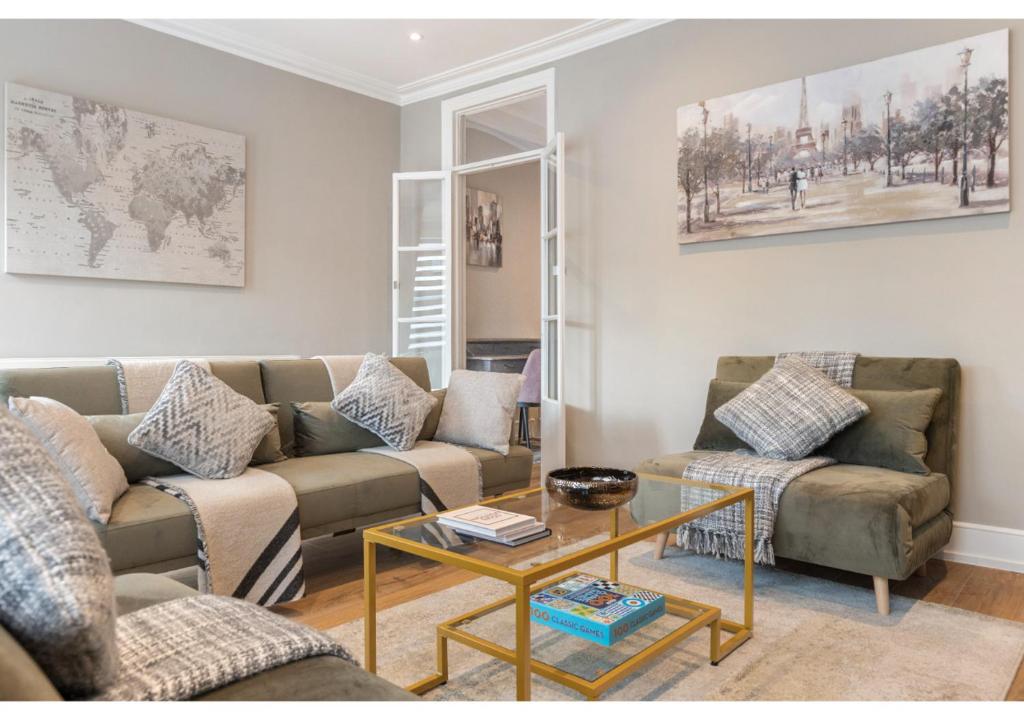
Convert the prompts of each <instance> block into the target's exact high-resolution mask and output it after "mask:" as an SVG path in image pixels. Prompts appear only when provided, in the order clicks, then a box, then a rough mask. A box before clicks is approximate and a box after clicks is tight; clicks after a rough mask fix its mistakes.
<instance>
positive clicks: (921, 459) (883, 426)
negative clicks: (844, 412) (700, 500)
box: [693, 380, 942, 474]
mask: <svg viewBox="0 0 1024 720" xmlns="http://www.w3.org/2000/svg"><path fill="white" fill-rule="evenodd" d="M749 385H750V383H744V382H729V381H726V380H712V381H711V384H710V386H709V387H708V400H707V405H706V408H705V412H704V422H703V424H702V425H701V428H700V432H699V433H698V434H697V439H696V440H695V441H694V444H693V449H694V450H719V451H726V452H729V451H733V450H739V449H749V446H748V445H746V444H745V443H744V442H743V441H742V440H740V439H739V438H738V437H736V435H735V433H733V431H732V430H730V429H729V428H727V427H726V426H725V425H723V424H722V423H720V422H719V421H718V420H717V419H716V418H715V410H716V409H717V408H718V407H719V406H720V405H722V404H724V403H727V402H728V401H729V400H731V399H732V398H734V397H736V396H737V395H738V394H740V393H741V392H742V391H743V390H745V389H746V388H747V387H748V386H749ZM850 392H851V393H852V394H853V395H854V396H855V397H857V398H858V399H860V400H861V401H863V402H864V403H866V404H867V406H868V408H869V409H870V412H869V413H868V414H867V415H866V416H864V417H863V418H861V419H860V420H858V421H857V422H855V423H854V424H853V425H851V426H850V427H848V428H847V429H845V430H843V431H842V432H841V433H839V434H837V435H836V436H835V437H833V438H832V439H831V440H829V441H828V442H827V443H826V444H825V445H823V446H822V447H821V448H819V449H818V450H816V451H815V452H814V454H815V455H825V456H827V457H831V458H835V459H836V460H837V461H838V462H840V463H845V464H848V465H869V466H872V467H881V468H888V469H890V470H896V471H898V472H909V473H920V474H925V473H928V472H931V470H930V468H929V467H928V465H927V464H926V462H925V456H926V455H927V454H928V439H927V437H926V435H925V432H926V430H927V429H928V426H929V424H930V423H931V421H932V416H933V414H934V411H935V407H936V405H937V404H938V402H939V400H940V398H941V397H942V391H941V390H939V389H938V388H927V389H924V390H906V391H901V390H863V389H860V388H851V389H850Z"/></svg>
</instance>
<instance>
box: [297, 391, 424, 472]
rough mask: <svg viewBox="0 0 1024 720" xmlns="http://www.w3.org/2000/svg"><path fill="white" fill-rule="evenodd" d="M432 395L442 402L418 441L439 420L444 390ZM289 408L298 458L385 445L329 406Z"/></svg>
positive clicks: (312, 404)
mask: <svg viewBox="0 0 1024 720" xmlns="http://www.w3.org/2000/svg"><path fill="white" fill-rule="evenodd" d="M431 394H432V395H433V396H434V397H436V398H438V400H440V401H441V402H438V403H437V404H436V405H434V407H433V408H432V409H431V411H430V413H429V414H428V415H427V418H426V420H424V422H423V428H422V429H421V430H420V433H419V436H418V437H417V440H430V439H431V438H433V437H434V432H435V431H436V430H437V423H438V421H439V420H440V418H441V405H442V403H443V402H444V390H434V391H432V392H431ZM290 405H291V411H292V418H293V431H294V434H295V453H296V455H298V456H299V457H306V456H309V455H328V454H330V453H343V452H354V451H356V450H362V449H364V448H371V447H379V446H381V445H384V444H386V443H385V442H384V441H383V440H382V439H381V438H380V437H378V436H377V435H376V434H374V433H372V432H370V431H369V430H366V429H365V428H361V427H359V426H358V425H356V424H355V423H354V422H352V421H350V420H347V419H345V418H344V417H342V416H341V415H340V414H339V413H338V412H337V411H336V410H335V409H334V408H332V407H331V404H330V403H329V402H324V401H320V402H293V403H290Z"/></svg>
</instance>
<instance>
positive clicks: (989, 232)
mask: <svg viewBox="0 0 1024 720" xmlns="http://www.w3.org/2000/svg"><path fill="white" fill-rule="evenodd" d="M1007 26H1009V27H1010V28H1011V45H1013V44H1015V43H1016V42H1017V39H1018V37H1024V22H1021V21H992V20H988V21H934V22H929V21H918V20H913V21H890V20H886V21H884V22H876V21H805V22H796V21H788V20H787V21H782V22H764V21H699V22H698V21H679V22H675V23H672V24H670V25H667V26H663V27H660V28H657V29H655V30H651V31H648V32H645V33H641V34H639V35H636V36H633V37H631V38H627V39H625V40H622V41H619V42H616V43H613V44H611V45H606V46H603V47H600V48H597V49H595V50H591V51H589V52H586V53H583V54H580V55H576V56H574V57H570V58H566V59H564V60H562V61H560V62H558V63H557V64H556V65H555V67H556V73H557V80H556V83H557V111H558V125H559V129H561V130H563V131H564V132H565V133H566V138H567V152H566V157H567V162H568V172H567V187H566V201H567V212H568V218H567V223H566V229H567V242H568V250H567V263H568V266H567V273H568V274H567V278H566V288H567V293H568V307H567V325H568V329H567V334H568V341H567V343H566V356H565V357H566V381H567V392H566V398H567V402H568V404H569V406H570V407H569V410H568V413H569V414H568V417H569V424H568V444H569V448H568V452H569V459H570V461H571V462H576V463H582V462H586V463H609V464H614V465H622V466H631V465H633V464H634V463H636V462H637V461H638V460H640V459H641V458H643V457H645V456H650V455H655V454H658V453H665V452H672V451H679V450H685V449H689V448H690V447H692V443H693V438H694V437H695V435H696V432H697V428H698V426H699V424H700V419H701V415H702V410H703V405H704V396H705V392H706V388H707V380H708V378H710V377H711V376H712V375H713V373H714V367H715V358H716V357H717V356H719V355H722V354H733V353H744V354H754V353H756V354H770V353H775V352H778V351H785V350H794V349H825V348H850V349H853V350H857V351H859V352H861V353H865V354H871V355H893V356H903V355H922V356H943V357H945V356H951V357H955V358H958V359H959V360H960V362H961V363H962V364H963V366H964V383H963V403H962V418H963V422H962V427H961V445H960V450H961V452H960V482H959V486H958V487H957V488H955V489H954V494H955V497H954V505H955V508H956V510H957V519H958V520H961V521H968V522H975V523H982V524H989V525H996V526H1005V527H1012V528H1024V482H1021V475H1022V470H1021V468H1022V463H1021V454H1020V453H1021V451H1020V445H1021V437H1022V433H1024V381H1022V378H1021V357H1024V330H1022V327H1021V325H1022V323H1021V320H1020V315H1021V307H1022V304H1024V281H1022V279H1021V268H1022V267H1024V215H1022V214H1021V210H1020V209H1019V208H1020V202H1019V200H1020V198H1021V190H1020V188H1021V185H1022V184H1021V183H1020V182H1016V183H1014V186H1013V197H1012V198H1011V202H1012V205H1013V206H1014V207H1015V208H1016V209H1015V210H1014V212H1013V213H1011V214H1009V215H995V216H988V217H976V218H964V219H954V220H936V221H928V222H916V223H908V224H902V225H886V226H876V227H870V228H854V229H845V230H831V231H826V232H812V233H804V234H799V235H782V236H775V237H767V238H754V239H744V240H730V241H723V242H717V243H709V244H706V245H701V246H688V247H687V248H685V249H683V250H681V249H680V247H679V246H678V245H677V243H676V236H675V233H676V229H675V212H676V209H675V202H676V197H675V155H674V152H675V110H676V108H677V107H678V106H680V105H683V104H687V103H692V102H695V101H697V100H700V99H701V98H713V97H716V96H720V95H726V94H729V93H732V92H737V91H740V90H747V89H751V88H756V87H758V86H760V85H765V84H768V83H773V82H778V81H782V80H788V79H791V78H794V77H799V76H800V75H803V74H811V73H816V72H821V71H824V70H829V69H832V68H837V67H842V66H845V65H850V64H854V63H858V62H864V61H867V60H872V59H876V58H879V57H884V56H887V55H891V54H896V53H901V52H905V51H908V50H912V49H916V48H920V47H926V46H928V45H933V44H937V43H941V42H947V41H951V40H955V39H957V38H960V37H965V36H969V35H974V34H977V33H981V32H987V31H990V30H995V29H999V28H1003V27H1007ZM1011 56H1012V65H1013V67H1012V68H1011V83H1012V87H1011V96H1014V97H1017V96H1021V95H1022V93H1024V85H1022V83H1024V54H1022V53H1017V52H1013V51H1012V52H1011ZM1011 113H1012V114H1013V113H1016V114H1015V115H1014V119H1013V128H1012V133H1013V136H1012V140H1013V142H1018V141H1019V140H1020V137H1021V135H1020V128H1021V127H1022V124H1024V120H1022V119H1021V118H1022V116H1021V114H1020V113H1017V112H1016V107H1014V108H1013V109H1011ZM439 143H440V101H439V100H432V101H425V102H423V103H419V104H416V105H412V106H408V107H406V108H403V110H402V167H403V169H406V170H415V169H429V168H436V167H437V166H438V164H439V159H440V149H439ZM1011 154H1012V158H1013V162H1012V172H1013V174H1014V175H1016V176H1022V175H1021V173H1022V172H1024V167H1022V165H1021V160H1020V158H1021V157H1022V154H1021V153H1020V152H1019V151H1018V150H1013V151H1011Z"/></svg>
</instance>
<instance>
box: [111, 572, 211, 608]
mask: <svg viewBox="0 0 1024 720" xmlns="http://www.w3.org/2000/svg"><path fill="white" fill-rule="evenodd" d="M198 594H199V591H198V590H194V589H192V588H190V587H189V586H188V585H184V584H182V583H180V582H178V581H177V580H172V579H171V578H169V577H167V576H166V575H157V574H155V573H128V574H127V575H119V576H118V577H116V578H114V598H115V599H116V601H117V614H118V615H127V614H128V613H131V612H135V611H136V610H142V609H143V608H147V607H149V606H151V605H159V604H160V603H164V602H168V601H169V600H177V599H178V598H183V597H189V596H191V595H198Z"/></svg>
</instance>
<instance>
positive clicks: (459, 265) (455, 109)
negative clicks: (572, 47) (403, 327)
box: [441, 68, 556, 368]
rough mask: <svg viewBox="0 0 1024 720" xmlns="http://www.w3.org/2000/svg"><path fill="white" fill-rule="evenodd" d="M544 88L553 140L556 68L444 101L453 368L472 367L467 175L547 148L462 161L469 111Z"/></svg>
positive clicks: (532, 158) (505, 102) (515, 161)
mask: <svg viewBox="0 0 1024 720" xmlns="http://www.w3.org/2000/svg"><path fill="white" fill-rule="evenodd" d="M541 91H543V92H544V93H545V101H546V109H547V117H546V129H545V132H546V139H545V142H546V143H550V142H551V141H552V140H553V139H554V138H555V128H556V125H555V69H554V68H548V69H546V70H541V71H540V72H536V73H531V74H529V75H523V76H522V77H517V78H513V79H512V80H508V81H505V82H501V83H496V84H494V85H489V86H487V87H485V88H481V89H479V90H474V91H473V92H469V93H465V94H464V95H459V96H457V97H453V98H448V99H447V100H444V101H442V102H441V169H442V170H449V171H451V173H452V183H451V193H452V204H453V207H452V220H451V222H452V225H451V228H452V233H451V236H452V247H451V253H450V257H451V267H452V274H451V280H452V295H451V297H452V318H451V323H450V327H451V338H450V340H451V352H450V355H451V362H452V365H451V367H452V368H464V367H466V259H465V252H466V249H465V243H464V242H462V228H463V227H464V225H465V210H466V208H465V202H464V198H465V195H466V177H467V176H468V175H473V174H476V173H480V172H486V171H488V170H496V169H498V168H503V167H511V166H514V165H522V164H524V163H528V162H534V161H539V160H540V159H541V156H542V155H543V153H544V148H537V149H536V150H527V151H525V152H521V153H514V154H512V155H503V156H500V157H495V158H491V159H488V160H483V161H480V162H473V163H461V164H457V163H458V160H459V159H460V157H461V152H462V137H461V135H462V133H461V132H460V128H461V127H462V119H463V117H464V116H466V115H470V114H473V113H476V112H481V111H483V110H487V109H490V108H495V107H501V106H502V105H508V104H510V103H513V102H516V101H517V100H520V99H522V98H523V97H526V96H528V95H532V94H534V93H538V92H541Z"/></svg>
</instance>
